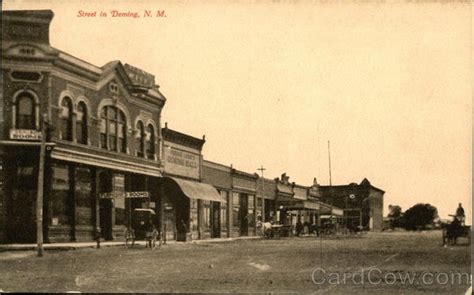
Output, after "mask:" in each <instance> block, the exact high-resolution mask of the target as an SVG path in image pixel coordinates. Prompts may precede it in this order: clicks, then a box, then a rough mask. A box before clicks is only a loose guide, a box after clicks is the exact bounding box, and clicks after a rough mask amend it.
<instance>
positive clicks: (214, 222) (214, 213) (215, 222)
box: [211, 202, 221, 238]
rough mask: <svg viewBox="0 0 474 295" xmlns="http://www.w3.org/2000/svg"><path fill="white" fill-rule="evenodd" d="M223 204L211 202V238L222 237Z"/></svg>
mask: <svg viewBox="0 0 474 295" xmlns="http://www.w3.org/2000/svg"><path fill="white" fill-rule="evenodd" d="M220 212H221V203H219V202H211V231H212V232H211V238H220V237H221V216H220Z"/></svg>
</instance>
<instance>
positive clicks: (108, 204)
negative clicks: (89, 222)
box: [99, 199, 113, 240]
mask: <svg viewBox="0 0 474 295" xmlns="http://www.w3.org/2000/svg"><path fill="white" fill-rule="evenodd" d="M99 205H100V207H99V215H100V232H101V233H102V237H103V238H104V239H106V240H112V239H113V237H112V199H101V200H100V204H99Z"/></svg>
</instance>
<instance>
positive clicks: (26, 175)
mask: <svg viewBox="0 0 474 295" xmlns="http://www.w3.org/2000/svg"><path fill="white" fill-rule="evenodd" d="M27 152H29V154H28V153H27ZM32 154H33V153H32V152H31V151H29V150H25V153H22V154H21V156H17V157H15V158H9V161H8V163H6V165H5V166H6V169H7V171H6V172H7V175H6V180H5V185H6V187H7V192H8V193H7V200H8V203H9V206H8V207H7V208H8V209H7V220H8V221H9V222H8V223H7V224H6V227H7V236H8V240H9V241H10V242H14V243H34V242H35V241H36V188H37V183H38V178H37V177H38V171H37V168H36V167H35V163H34V158H33V157H32V156H31V155H32Z"/></svg>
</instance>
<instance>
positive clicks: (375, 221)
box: [320, 178, 385, 231]
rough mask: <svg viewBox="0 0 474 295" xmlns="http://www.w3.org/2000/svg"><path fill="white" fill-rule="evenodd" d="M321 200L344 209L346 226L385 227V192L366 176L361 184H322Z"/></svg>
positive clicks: (377, 229) (372, 228) (352, 227)
mask: <svg viewBox="0 0 474 295" xmlns="http://www.w3.org/2000/svg"><path fill="white" fill-rule="evenodd" d="M320 190H321V200H322V201H323V202H325V203H327V204H330V205H333V206H337V207H339V208H342V209H343V210H344V220H345V224H346V225H345V226H346V227H347V228H349V229H355V228H356V227H358V226H362V227H364V228H367V229H370V230H374V231H380V230H382V229H383V196H384V194H385V192H384V191H383V190H381V189H379V188H377V187H375V186H373V185H372V184H371V183H370V182H369V181H368V180H367V179H366V178H364V180H362V181H361V183H360V184H357V183H351V184H348V185H333V186H320Z"/></svg>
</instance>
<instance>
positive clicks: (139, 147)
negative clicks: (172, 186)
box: [0, 11, 166, 242]
mask: <svg viewBox="0 0 474 295" xmlns="http://www.w3.org/2000/svg"><path fill="white" fill-rule="evenodd" d="M52 18H53V13H52V12H51V11H3V13H2V21H3V26H2V53H3V54H2V80H1V83H2V84H1V87H0V89H2V97H3V100H2V105H1V107H2V108H1V112H0V113H1V117H0V123H1V126H0V127H1V128H0V132H1V133H0V134H1V138H0V140H1V145H0V153H1V158H2V165H1V167H2V171H1V173H2V175H1V177H2V182H1V183H2V189H1V192H2V194H1V195H0V211H1V213H2V214H1V217H2V219H1V220H0V238H1V240H2V241H8V242H33V241H35V240H36V230H35V220H36V210H35V205H36V204H35V199H36V194H37V175H38V162H39V161H38V156H39V148H38V147H39V139H40V138H41V136H42V133H41V131H40V129H41V127H42V126H43V125H45V129H46V132H45V135H46V141H47V146H48V148H47V153H46V161H45V185H44V208H43V211H44V224H43V227H44V234H45V240H46V241H51V242H54V241H70V240H72V241H76V240H77V241H81V240H91V239H92V237H93V235H94V231H95V230H96V228H100V229H101V231H102V235H103V236H104V237H105V238H106V239H113V238H114V237H115V236H116V235H120V234H121V233H122V232H123V229H124V228H123V227H124V224H125V223H126V222H127V218H128V216H127V214H125V212H127V210H126V209H127V208H128V207H144V206H148V205H146V204H143V203H148V202H146V200H147V199H149V198H150V196H151V198H157V194H158V191H157V187H158V186H157V185H156V183H157V180H158V178H159V177H161V176H162V164H161V158H160V154H161V151H160V146H161V143H160V141H161V133H160V130H161V129H160V117H161V110H162V108H163V106H164V104H165V101H166V99H165V97H164V96H163V94H162V93H161V92H160V90H159V87H158V86H157V85H156V84H155V78H154V76H153V75H152V74H149V73H146V72H144V71H142V70H140V69H137V68H135V67H133V66H130V65H127V64H125V65H124V64H122V63H121V62H119V61H114V62H110V63H107V64H105V65H104V66H102V67H98V66H95V65H92V64H90V63H87V62H85V61H82V60H80V59H78V58H76V57H74V56H71V55H69V54H67V53H65V52H63V51H61V50H58V49H56V48H54V47H52V46H51V45H50V44H49V24H50V22H51V20H52ZM127 192H135V193H134V194H132V195H133V197H134V198H133V199H127V200H125V199H124V198H113V196H114V194H122V196H124V195H127V194H126V193H127ZM129 195H130V194H129Z"/></svg>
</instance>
